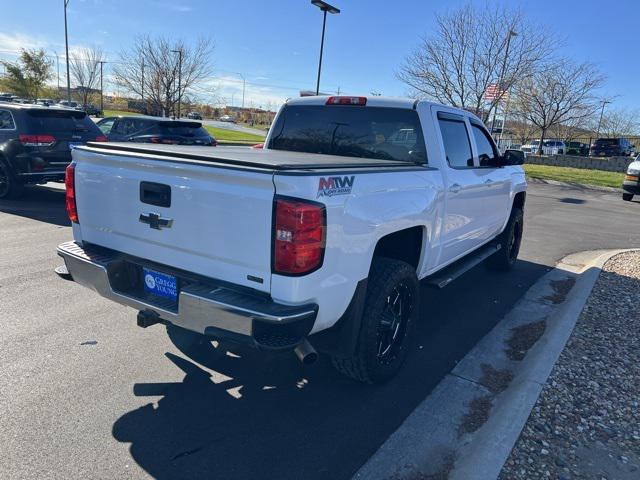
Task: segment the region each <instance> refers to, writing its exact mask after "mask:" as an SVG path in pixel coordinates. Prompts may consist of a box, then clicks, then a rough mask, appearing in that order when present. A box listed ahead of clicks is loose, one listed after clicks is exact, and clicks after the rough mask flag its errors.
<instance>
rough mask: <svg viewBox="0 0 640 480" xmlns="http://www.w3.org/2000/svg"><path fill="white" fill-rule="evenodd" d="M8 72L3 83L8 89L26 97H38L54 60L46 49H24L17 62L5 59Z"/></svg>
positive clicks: (49, 76)
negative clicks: (47, 53)
mask: <svg viewBox="0 0 640 480" xmlns="http://www.w3.org/2000/svg"><path fill="white" fill-rule="evenodd" d="M2 65H4V68H5V71H6V74H5V77H4V79H3V83H4V85H5V86H6V88H7V89H9V90H11V91H12V92H14V93H15V94H16V95H19V96H20V97H24V98H32V99H34V100H35V99H37V98H38V92H39V91H40V90H41V89H42V88H43V86H44V84H45V83H46V81H47V80H49V78H51V69H52V67H53V61H52V60H50V59H49V58H48V57H47V55H46V53H45V51H44V50H42V49H40V50H35V49H31V50H28V49H22V51H21V52H20V57H19V58H18V61H17V62H6V61H3V62H2Z"/></svg>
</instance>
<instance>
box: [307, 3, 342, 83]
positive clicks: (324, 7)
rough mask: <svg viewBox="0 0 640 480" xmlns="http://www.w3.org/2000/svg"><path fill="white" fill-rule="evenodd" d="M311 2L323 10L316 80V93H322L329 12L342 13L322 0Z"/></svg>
mask: <svg viewBox="0 0 640 480" xmlns="http://www.w3.org/2000/svg"><path fill="white" fill-rule="evenodd" d="M311 3H312V4H313V5H315V6H316V7H318V8H319V9H320V10H322V13H323V16H322V37H321V39H320V60H319V61H318V81H317V82H316V95H319V94H320V72H321V70H322V51H323V50H324V30H325V26H326V24H327V12H328V13H332V14H338V13H340V9H339V8H336V7H334V6H333V5H329V4H328V3H327V2H323V1H322V0H311Z"/></svg>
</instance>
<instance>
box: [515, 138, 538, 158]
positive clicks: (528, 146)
mask: <svg viewBox="0 0 640 480" xmlns="http://www.w3.org/2000/svg"><path fill="white" fill-rule="evenodd" d="M538 147H540V140H532V141H530V142H529V143H525V144H524V145H522V147H520V150H522V151H523V152H525V153H533V154H534V155H535V154H536V153H538Z"/></svg>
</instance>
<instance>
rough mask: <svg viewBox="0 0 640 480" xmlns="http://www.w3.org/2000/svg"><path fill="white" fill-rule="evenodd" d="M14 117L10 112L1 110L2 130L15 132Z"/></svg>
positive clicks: (0, 128)
mask: <svg viewBox="0 0 640 480" xmlns="http://www.w3.org/2000/svg"><path fill="white" fill-rule="evenodd" d="M15 128H16V124H15V123H14V122H13V115H11V112H10V111H9V110H0V130H15Z"/></svg>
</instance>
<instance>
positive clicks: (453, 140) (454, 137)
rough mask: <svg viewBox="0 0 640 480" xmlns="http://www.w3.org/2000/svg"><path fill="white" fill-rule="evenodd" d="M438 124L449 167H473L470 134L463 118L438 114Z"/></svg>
mask: <svg viewBox="0 0 640 480" xmlns="http://www.w3.org/2000/svg"><path fill="white" fill-rule="evenodd" d="M438 123H439V124H440V132H441V133H442V141H443V142H444V151H445V154H446V155H447V162H448V163H449V166H451V167H453V168H468V167H473V166H474V165H473V155H472V153H471V144H470V143H469V134H468V132H467V126H466V125H465V123H464V120H463V118H462V117H461V116H459V115H451V114H447V113H442V112H441V113H438Z"/></svg>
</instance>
